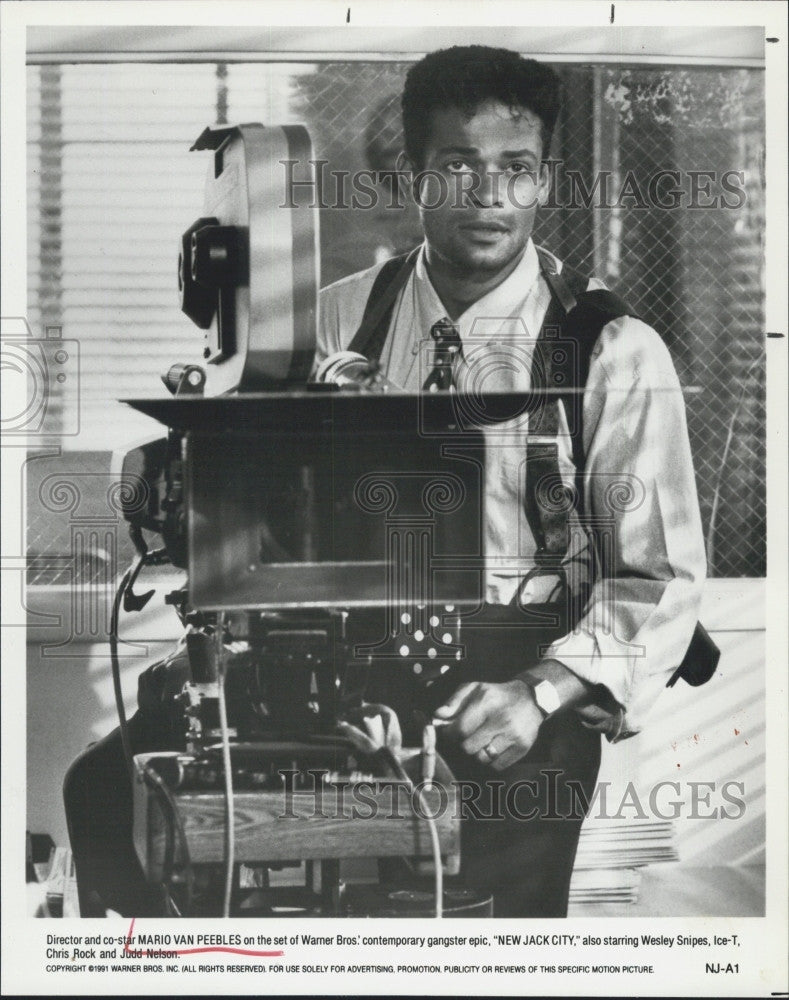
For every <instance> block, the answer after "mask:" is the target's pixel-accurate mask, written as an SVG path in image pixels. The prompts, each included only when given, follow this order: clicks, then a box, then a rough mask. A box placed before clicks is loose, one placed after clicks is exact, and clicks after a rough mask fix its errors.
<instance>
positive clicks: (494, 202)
mask: <svg viewBox="0 0 789 1000" xmlns="http://www.w3.org/2000/svg"><path fill="white" fill-rule="evenodd" d="M477 181H478V183H477V184H476V185H475V186H474V187H473V189H472V190H471V201H472V203H473V204H474V205H475V206H476V207H478V208H501V207H502V205H503V204H504V193H503V172H502V171H501V170H484V171H480V173H478V174H477Z"/></svg>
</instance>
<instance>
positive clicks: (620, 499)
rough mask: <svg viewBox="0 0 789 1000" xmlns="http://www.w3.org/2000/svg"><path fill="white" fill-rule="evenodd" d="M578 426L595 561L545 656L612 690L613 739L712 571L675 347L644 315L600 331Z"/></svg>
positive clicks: (636, 707) (666, 664)
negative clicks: (586, 587) (581, 597)
mask: <svg viewBox="0 0 789 1000" xmlns="http://www.w3.org/2000/svg"><path fill="white" fill-rule="evenodd" d="M583 431H584V434H583V437H584V452H585V455H586V462H585V474H584V509H585V511H586V513H587V517H588V518H589V519H590V526H591V527H593V528H594V529H595V532H596V535H597V538H598V559H599V566H598V572H597V574H596V578H595V580H594V583H593V585H592V588H591V591H590V595H589V598H588V601H587V602H586V605H585V608H584V612H583V615H582V617H581V619H580V621H579V622H578V623H577V626H576V627H575V629H574V631H573V632H572V633H570V634H569V635H567V636H565V637H564V638H562V639H560V640H558V641H557V642H556V643H554V645H553V646H552V647H551V648H550V649H549V650H548V651H547V653H546V657H548V658H552V659H555V660H558V661H560V662H561V663H563V664H564V665H565V666H566V667H568V668H569V669H570V670H572V671H573V672H574V673H575V674H576V675H578V676H579V677H581V678H582V679H584V680H586V681H588V682H589V683H591V684H594V685H602V686H603V687H604V688H605V689H607V692H609V693H610V696H612V698H613V699H614V701H615V703H616V705H617V706H619V712H618V718H617V719H616V722H615V724H612V727H611V730H610V732H609V738H616V737H617V736H619V735H622V734H629V733H633V732H636V731H638V729H639V728H640V725H641V721H642V718H643V715H644V714H645V712H646V711H647V710H648V708H649V706H650V704H651V703H652V702H653V701H654V699H655V698H656V697H657V695H658V693H659V692H660V690H661V689H662V688H663V687H664V686H665V683H666V681H667V679H668V678H669V677H670V675H671V673H672V672H673V671H674V670H675V669H676V668H677V666H678V665H679V664H680V662H681V661H682V659H683V656H684V655H685V652H686V650H687V647H688V645H689V643H690V640H691V636H692V634H693V629H694V627H695V623H696V621H697V618H698V612H699V605H700V602H701V591H702V586H703V582H704V577H705V571H706V557H705V551H704V541H703V536H702V529H701V519H700V515H699V507H698V500H697V496H696V484H695V477H694V472H693V464H692V460H691V454H690V444H689V441H688V433H687V425H686V419H685V406H684V400H683V395H682V391H681V388H680V385H679V380H678V379H677V375H676V372H675V370H674V366H673V364H672V361H671V357H670V355H669V352H668V350H667V349H666V347H665V345H664V344H663V342H662V340H661V339H660V337H659V336H658V334H657V333H656V332H655V331H654V330H652V329H651V328H650V327H649V326H647V325H646V324H644V323H642V322H641V321H640V320H636V319H633V318H629V317H624V318H622V319H619V320H616V321H614V322H612V323H609V324H608V325H607V326H606V327H605V328H604V330H603V332H602V333H601V335H600V338H599V341H598V343H597V345H596V348H595V352H594V353H593V357H592V362H591V365H590V371H589V378H588V380H587V386H586V391H585V394H584V403H583Z"/></svg>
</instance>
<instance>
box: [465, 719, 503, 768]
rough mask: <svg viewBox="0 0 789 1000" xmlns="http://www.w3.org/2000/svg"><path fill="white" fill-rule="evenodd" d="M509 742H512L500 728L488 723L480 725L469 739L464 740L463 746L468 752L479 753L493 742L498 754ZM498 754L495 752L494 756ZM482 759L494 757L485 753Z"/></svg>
mask: <svg viewBox="0 0 789 1000" xmlns="http://www.w3.org/2000/svg"><path fill="white" fill-rule="evenodd" d="M509 742H510V741H509V739H507V737H505V736H504V735H503V734H502V732H501V730H500V729H498V728H496V727H495V726H493V725H490V724H487V725H480V726H478V727H477V729H476V730H475V731H474V732H473V733H472V734H471V735H470V736H469V737H468V738H467V739H465V740H463V743H462V744H461V746H462V747H463V749H464V750H465V751H466V753H468V754H477V753H479V752H480V751H481V750H484V749H485V747H488V746H490V744H491V743H492V744H493V747H494V750H495V751H496V754H499V753H501V752H502V750H504V749H505V747H506V746H507V744H508V743H509ZM496 754H494V756H496ZM480 759H481V760H491V759H492V758H491V757H484V755H483V757H482V758H480Z"/></svg>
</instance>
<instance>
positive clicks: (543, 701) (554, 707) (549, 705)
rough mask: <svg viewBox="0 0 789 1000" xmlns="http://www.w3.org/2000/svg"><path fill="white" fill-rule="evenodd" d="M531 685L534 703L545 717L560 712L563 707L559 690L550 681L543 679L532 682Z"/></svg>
mask: <svg viewBox="0 0 789 1000" xmlns="http://www.w3.org/2000/svg"><path fill="white" fill-rule="evenodd" d="M529 687H531V693H532V695H533V697H534V703H535V705H536V706H537V708H539V710H540V711H541V712H542V715H543V718H544V719H547V718H548V716H549V715H553V713H554V712H558V711H559V709H560V708H561V707H562V702H561V699H560V698H559V692H558V691H557V690H556V688H555V687H554V686H553V684H551V682H550V681H545V680H542V681H538V682H537V683H536V684H534V683H530V684H529Z"/></svg>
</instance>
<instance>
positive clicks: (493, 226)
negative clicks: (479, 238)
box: [460, 221, 509, 233]
mask: <svg viewBox="0 0 789 1000" xmlns="http://www.w3.org/2000/svg"><path fill="white" fill-rule="evenodd" d="M460 228H461V229H463V230H466V231H468V232H474V233H508V232H509V227H508V226H506V225H505V224H504V223H503V222H482V221H480V222H464V223H463V224H462V225H461V227H460Z"/></svg>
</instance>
